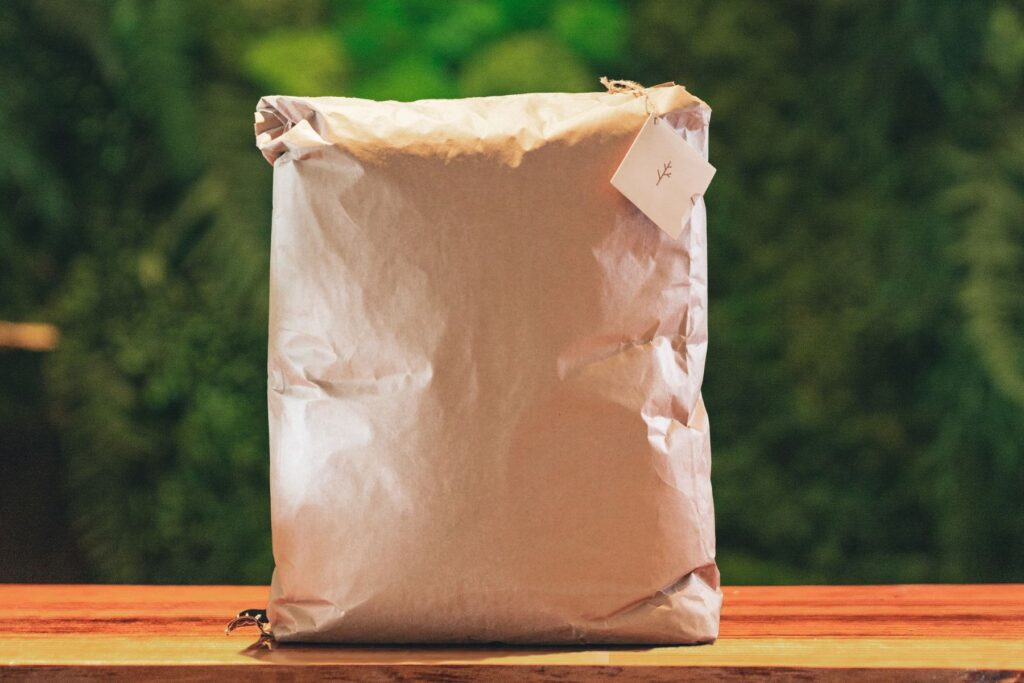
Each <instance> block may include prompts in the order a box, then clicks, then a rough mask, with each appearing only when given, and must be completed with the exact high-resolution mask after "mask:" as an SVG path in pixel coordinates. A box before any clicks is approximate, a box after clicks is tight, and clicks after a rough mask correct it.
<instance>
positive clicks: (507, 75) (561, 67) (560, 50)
mask: <svg viewBox="0 0 1024 683" xmlns="http://www.w3.org/2000/svg"><path fill="white" fill-rule="evenodd" d="M593 83H594V79H593V78H592V77H591V76H590V74H589V72H588V70H587V68H586V66H585V65H584V63H583V62H582V60H580V59H579V58H578V57H576V56H575V55H574V54H573V53H572V52H571V51H570V50H568V49H566V48H565V47H562V46H561V45H559V44H558V43H557V42H554V41H552V40H551V39H549V38H547V37H545V36H542V35H529V34H526V35H519V36H515V37H513V38H508V39H506V40H503V41H501V42H499V43H497V44H496V45H492V46H490V47H488V48H487V49H486V50H484V51H482V53H481V54H480V55H478V56H477V57H476V59H474V60H472V61H471V62H469V63H468V64H467V65H466V66H465V68H464V70H463V72H462V75H461V77H460V79H459V90H460V92H461V93H462V94H463V95H466V96H470V97H473V96H485V95H503V94H506V93H521V92H561V91H566V92H578V91H585V90H593V88H594V86H593Z"/></svg>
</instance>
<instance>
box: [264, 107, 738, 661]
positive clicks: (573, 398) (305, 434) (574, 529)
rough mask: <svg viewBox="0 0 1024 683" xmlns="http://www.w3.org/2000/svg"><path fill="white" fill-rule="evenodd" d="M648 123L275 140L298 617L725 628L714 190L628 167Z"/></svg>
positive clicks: (518, 633) (292, 620) (380, 623)
mask: <svg viewBox="0 0 1024 683" xmlns="http://www.w3.org/2000/svg"><path fill="white" fill-rule="evenodd" d="M634 116H635V115H634ZM640 122H642V118H640V119H638V121H637V125H636V127H633V126H631V125H621V126H618V127H616V128H614V129H613V130H611V131H609V129H607V128H604V129H601V128H600V127H598V128H596V129H595V131H594V133H593V134H589V135H575V136H573V137H572V139H571V141H566V140H565V139H561V140H558V141H554V142H551V143H546V144H545V143H544V142H543V141H540V142H538V141H532V142H531V143H530V145H529V149H526V150H524V151H523V152H522V153H521V154H517V155H505V156H503V157H500V158H499V157H496V156H495V155H494V154H492V153H489V152H488V151H487V150H486V149H459V148H458V146H457V145H455V146H453V148H452V149H450V150H448V152H446V153H444V154H438V153H425V152H424V151H423V150H420V149H415V150H410V149H406V150H405V151H403V150H401V149H386V148H385V149H383V150H382V149H380V148H374V147H372V146H367V145H366V144H365V141H361V142H360V144H352V145H348V146H346V145H345V144H344V141H336V144H331V145H325V146H322V147H320V148H319V149H316V150H315V151H314V152H312V153H304V154H302V155H301V158H292V157H290V156H289V155H285V156H283V157H282V158H280V159H278V160H277V162H276V164H275V214H274V235H273V254H272V267H271V268H272V276H271V277H272V286H271V290H272V297H271V326H270V327H271V329H270V333H271V337H270V358H269V378H270V381H269V392H268V393H269V403H270V416H271V441H272V472H271V481H272V502H273V523H274V551H275V559H276V561H277V570H276V572H275V577H274V585H273V592H272V601H271V605H270V609H269V615H270V619H271V624H272V626H273V629H274V632H275V635H277V637H279V638H281V639H285V640H287V639H303V640H326V641H362V642H410V641H446V640H453V641H472V640H478V641H490V640H504V641H517V642H565V641H573V640H588V641H592V642H694V641H701V640H708V639H711V638H713V637H714V636H715V634H716V633H717V616H718V605H719V604H720V594H719V593H718V591H717V580H718V579H717V570H716V569H715V568H714V535H713V534H714V531H713V511H712V508H711V496H710V483H709V470H710V450H709V446H708V436H707V435H708V431H707V420H706V415H704V413H703V406H702V404H701V402H700V400H699V389H700V379H701V376H702V372H703V348H704V341H703V340H704V333H703V312H702V311H701V312H700V313H701V315H700V316H699V317H698V318H696V319H695V318H694V316H693V315H692V313H691V309H694V308H695V306H693V305H692V303H693V302H692V301H691V300H692V299H693V298H694V297H696V298H697V300H698V301H697V303H698V304H699V305H702V304H701V303H700V301H701V300H703V297H704V296H705V292H706V289H704V286H703V270H702V268H703V263H702V262H701V263H698V262H695V261H694V259H693V255H694V253H697V254H698V256H699V259H703V252H702V250H701V249H697V250H696V252H695V250H694V249H693V245H694V244H696V243H698V242H699V243H702V240H703V209H702V206H699V207H698V209H697V210H695V212H694V216H693V218H692V219H691V221H690V230H689V231H687V232H686V233H684V235H683V237H682V238H681V239H680V240H679V241H673V240H671V239H670V238H669V237H668V236H667V235H665V234H664V233H662V232H661V231H660V230H658V229H657V228H656V227H655V226H654V225H653V224H652V223H650V222H649V221H648V220H647V219H646V218H644V217H643V216H642V215H641V214H640V213H639V212H638V211H637V210H636V209H635V208H634V207H633V206H632V205H631V204H629V203H628V202H627V201H625V200H624V199H623V198H622V197H621V196H619V195H618V193H617V192H616V191H615V190H614V189H613V188H611V187H610V185H609V184H608V179H609V176H610V172H611V171H612V170H614V168H615V166H616V164H617V162H618V160H619V159H621V158H622V155H623V154H624V153H625V150H626V149H627V148H628V146H629V144H630V142H631V137H632V135H633V134H635V130H636V129H637V128H639V123H640ZM324 130H325V131H327V130H329V126H325V127H324ZM325 134H326V133H325ZM509 144H515V143H514V140H510V143H509ZM694 274H696V275H697V276H698V278H697V280H696V281H695V280H694ZM696 308H699V306H697V307H696ZM695 325H696V327H695ZM694 572H696V573H694Z"/></svg>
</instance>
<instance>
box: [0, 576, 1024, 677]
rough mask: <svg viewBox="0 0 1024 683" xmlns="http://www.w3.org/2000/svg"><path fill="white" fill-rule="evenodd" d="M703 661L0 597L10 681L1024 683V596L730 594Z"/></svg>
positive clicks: (121, 592)
mask: <svg viewBox="0 0 1024 683" xmlns="http://www.w3.org/2000/svg"><path fill="white" fill-rule="evenodd" d="M725 594H726V597H725V609H724V611H723V616H722V635H721V638H720V639H719V641H718V642H717V643H715V644H714V645H710V646H697V647H656V648H638V647H623V648H608V647H602V648H574V647H550V648H515V647H494V646H488V647H437V646H424V647H341V646H316V645H301V646H295V645H282V646H277V647H275V648H274V649H273V650H267V649H265V648H257V647H250V646H251V645H252V643H253V641H254V640H255V635H254V632H252V631H249V632H242V633H237V634H235V635H233V636H231V637H225V636H224V635H223V629H224V624H225V623H226V622H227V620H228V619H229V618H230V617H231V616H232V615H233V614H234V613H236V612H237V611H239V610H240V609H244V608H248V607H259V606H262V605H263V604H264V603H265V602H266V598H267V589H266V588H265V587H262V586H39V585H0V629H2V631H3V637H2V638H0V679H6V678H19V679H22V678H28V679H46V680H52V679H54V678H59V679H62V680H94V679H97V678H105V679H109V678H115V679H126V680H137V679H139V678H147V679H156V680H174V681H191V680H206V679H208V678H210V677H212V676H216V677H231V678H235V677H242V676H244V677H245V678H246V679H250V680H253V679H255V680H262V679H264V678H266V679H275V680H276V679H279V678H282V677H283V678H285V679H288V680H305V679H309V678H319V677H328V678H331V679H334V680H360V681H378V680H416V679H427V680H443V681H462V680H478V679H486V680H493V681H504V680H516V681H520V680H562V681H564V680H578V679H588V680H589V679H593V678H603V677H608V676H615V677H618V678H622V679H623V680H649V681H651V680H653V681H658V680H707V679H709V678H717V679H725V680H729V679H734V678H743V679H747V678H754V679H757V678H763V677H767V676H771V677H773V678H781V679H783V680H785V679H794V680H795V679H801V680H806V679H807V678H808V677H812V678H813V677H824V678H828V679H833V680H878V681H882V680H886V681H888V680H893V679H894V678H905V679H908V680H978V681H982V680H984V681H990V680H1006V681H1018V682H1024V585H972V586H939V585H932V586H787V587H730V588H726V589H725Z"/></svg>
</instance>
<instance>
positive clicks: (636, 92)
mask: <svg viewBox="0 0 1024 683" xmlns="http://www.w3.org/2000/svg"><path fill="white" fill-rule="evenodd" d="M600 80H601V85H603V86H604V87H605V88H606V89H607V90H608V92H610V93H612V94H617V93H630V94H632V95H633V96H634V97H642V98H644V109H645V110H646V111H647V114H648V116H650V115H651V114H654V102H652V101H651V98H650V96H649V95H648V94H647V88H645V87H644V86H642V85H640V84H639V83H637V82H636V81H628V80H625V79H622V78H608V77H607V76H601V79H600Z"/></svg>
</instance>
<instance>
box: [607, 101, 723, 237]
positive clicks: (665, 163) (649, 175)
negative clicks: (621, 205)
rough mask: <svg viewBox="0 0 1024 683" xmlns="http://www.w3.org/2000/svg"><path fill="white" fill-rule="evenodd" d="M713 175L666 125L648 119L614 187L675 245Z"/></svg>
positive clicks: (621, 168) (712, 168)
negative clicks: (673, 240) (674, 240)
mask: <svg viewBox="0 0 1024 683" xmlns="http://www.w3.org/2000/svg"><path fill="white" fill-rule="evenodd" d="M714 175H715V168H714V166H712V165H711V164H709V163H708V162H707V161H705V160H704V157H703V156H701V154H700V152H698V151H697V150H695V149H694V148H693V147H691V146H690V145H689V144H688V143H687V142H686V140H684V139H683V138H682V136H681V135H680V134H679V133H677V132H676V131H675V130H673V129H672V127H671V126H670V125H669V124H668V123H667V122H665V121H663V120H661V119H659V118H657V117H656V116H649V117H648V118H647V121H646V123H644V127H643V128H642V129H640V134H639V135H637V137H636V140H634V141H633V145H632V146H631V147H630V148H629V152H627V153H626V156H625V158H623V160H622V163H621V164H620V165H619V168H618V170H617V171H615V175H614V176H612V185H614V186H615V188H616V189H617V190H618V191H619V192H621V193H622V194H623V195H625V197H626V198H627V199H628V200H629V201H631V202H633V203H634V204H636V206H637V208H638V209H640V210H641V211H643V212H644V215H646V216H647V217H648V218H650V219H651V220H652V221H654V223H655V224H656V225H657V226H658V227H659V228H661V229H662V230H664V231H665V232H667V233H668V234H669V235H670V236H672V238H673V239H675V238H678V237H679V234H680V233H681V232H682V231H683V226H684V225H686V221H687V220H688V219H689V218H690V211H691V210H692V209H693V199H694V197H696V196H699V195H703V194H704V192H705V191H706V190H707V189H708V185H709V184H710V183H711V178H712V177H713V176H714Z"/></svg>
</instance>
